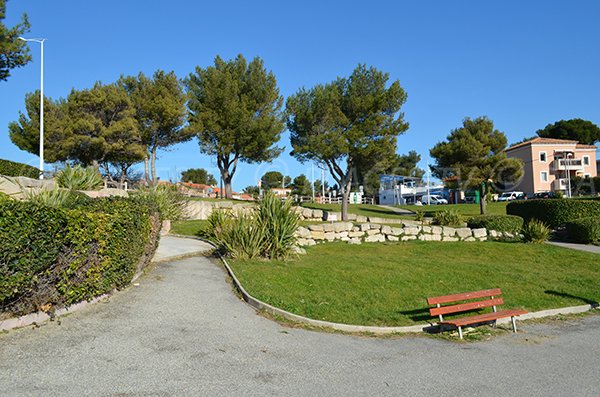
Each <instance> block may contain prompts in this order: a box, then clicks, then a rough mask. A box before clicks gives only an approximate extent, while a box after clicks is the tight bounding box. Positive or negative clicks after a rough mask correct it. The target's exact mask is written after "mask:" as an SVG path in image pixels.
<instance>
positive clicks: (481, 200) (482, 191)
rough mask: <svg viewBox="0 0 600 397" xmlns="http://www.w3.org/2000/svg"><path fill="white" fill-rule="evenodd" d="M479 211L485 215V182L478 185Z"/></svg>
mask: <svg viewBox="0 0 600 397" xmlns="http://www.w3.org/2000/svg"><path fill="white" fill-rule="evenodd" d="M479 193H480V194H479V212H480V213H481V215H485V211H486V204H487V189H486V184H485V182H482V183H481V185H479Z"/></svg>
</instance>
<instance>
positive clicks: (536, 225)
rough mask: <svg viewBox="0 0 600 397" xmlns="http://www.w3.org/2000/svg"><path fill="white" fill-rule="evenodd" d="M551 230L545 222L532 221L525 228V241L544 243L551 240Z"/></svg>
mask: <svg viewBox="0 0 600 397" xmlns="http://www.w3.org/2000/svg"><path fill="white" fill-rule="evenodd" d="M550 233H551V230H550V228H549V227H548V226H546V224H545V223H544V222H541V221H538V220H537V219H532V220H530V221H529V222H527V223H526V224H525V226H523V240H524V241H525V242H527V243H537V244H539V243H543V242H545V241H548V239H549V238H550Z"/></svg>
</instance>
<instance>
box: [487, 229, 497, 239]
mask: <svg viewBox="0 0 600 397" xmlns="http://www.w3.org/2000/svg"><path fill="white" fill-rule="evenodd" d="M488 236H490V237H491V238H496V237H498V232H497V231H495V230H488Z"/></svg>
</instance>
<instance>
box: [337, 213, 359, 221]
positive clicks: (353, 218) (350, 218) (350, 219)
mask: <svg viewBox="0 0 600 397" xmlns="http://www.w3.org/2000/svg"><path fill="white" fill-rule="evenodd" d="M347 215H348V220H349V221H355V220H356V218H357V217H358V215H356V214H350V213H348V214H347ZM340 219H341V218H340Z"/></svg>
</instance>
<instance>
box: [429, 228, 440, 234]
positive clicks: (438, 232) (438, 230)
mask: <svg viewBox="0 0 600 397" xmlns="http://www.w3.org/2000/svg"><path fill="white" fill-rule="evenodd" d="M431 233H432V234H442V233H443V229H442V227H441V226H431Z"/></svg>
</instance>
